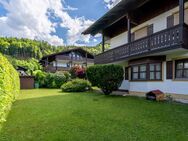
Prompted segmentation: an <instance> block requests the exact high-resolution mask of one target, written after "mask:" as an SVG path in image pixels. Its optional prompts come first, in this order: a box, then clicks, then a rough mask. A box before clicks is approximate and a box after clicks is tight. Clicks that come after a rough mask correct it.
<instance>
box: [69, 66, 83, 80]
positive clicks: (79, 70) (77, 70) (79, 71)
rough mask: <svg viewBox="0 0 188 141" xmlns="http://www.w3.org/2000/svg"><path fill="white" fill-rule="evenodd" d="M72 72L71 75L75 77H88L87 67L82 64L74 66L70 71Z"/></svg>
mask: <svg viewBox="0 0 188 141" xmlns="http://www.w3.org/2000/svg"><path fill="white" fill-rule="evenodd" d="M69 72H70V74H71V77H72V78H73V79H74V78H82V79H83V78H85V77H86V69H85V68H84V67H81V66H74V67H72V68H71V70H70V71H69Z"/></svg>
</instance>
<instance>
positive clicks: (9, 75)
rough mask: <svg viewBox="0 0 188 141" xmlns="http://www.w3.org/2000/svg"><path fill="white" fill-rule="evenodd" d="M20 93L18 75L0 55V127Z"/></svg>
mask: <svg viewBox="0 0 188 141" xmlns="http://www.w3.org/2000/svg"><path fill="white" fill-rule="evenodd" d="M19 91H20V81H19V75H18V73H17V71H16V70H15V69H14V67H13V66H12V65H11V64H10V63H9V61H8V60H7V59H6V58H5V57H3V55H2V54H0V127H1V124H2V123H3V122H4V121H6V115H7V113H8V112H9V111H10V109H11V105H12V102H13V101H14V100H15V97H16V95H18V94H19Z"/></svg>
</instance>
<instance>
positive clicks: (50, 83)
mask: <svg viewBox="0 0 188 141" xmlns="http://www.w3.org/2000/svg"><path fill="white" fill-rule="evenodd" d="M34 76H35V80H36V81H37V82H38V83H39V87H40V88H60V87H61V85H62V84H64V83H66V82H67V81H68V80H70V74H68V73H62V72H61V73H60V72H58V73H46V72H42V71H40V70H38V71H35V72H34Z"/></svg>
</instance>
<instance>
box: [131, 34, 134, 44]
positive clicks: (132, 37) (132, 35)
mask: <svg viewBox="0 0 188 141" xmlns="http://www.w3.org/2000/svg"><path fill="white" fill-rule="evenodd" d="M134 40H135V33H132V34H131V42H133V41H134Z"/></svg>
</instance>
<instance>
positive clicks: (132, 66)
mask: <svg viewBox="0 0 188 141" xmlns="http://www.w3.org/2000/svg"><path fill="white" fill-rule="evenodd" d="M187 24H188V2H187V0H122V1H121V2H120V3H119V4H117V5H116V6H115V7H114V8H112V9H111V10H110V11H109V12H107V13H106V14H105V15H104V16H103V17H101V18H100V19H99V20H97V21H96V22H95V23H94V24H93V25H91V26H90V27H89V28H88V29H87V30H85V31H84V32H83V34H91V35H96V34H97V33H102V35H103V53H102V54H99V55H97V56H95V64H120V65H122V66H123V67H124V70H125V80H124V81H123V83H122V86H121V87H120V89H123V90H128V91H129V92H130V93H134V94H135V93H136V94H144V93H146V92H148V91H151V90H156V89H159V90H161V91H163V92H165V93H167V94H174V95H173V96H178V97H179V96H181V97H187V96H188V50H187V49H188V25H187ZM106 39H107V41H108V42H110V45H111V49H110V50H107V51H105V48H104V44H105V42H106ZM179 94H182V95H179ZM186 95H187V96H186ZM187 98H188V97H187Z"/></svg>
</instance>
